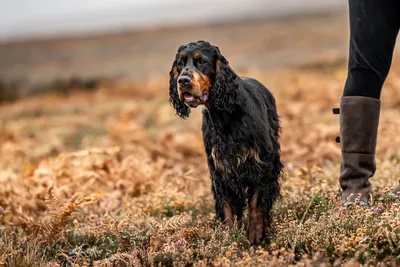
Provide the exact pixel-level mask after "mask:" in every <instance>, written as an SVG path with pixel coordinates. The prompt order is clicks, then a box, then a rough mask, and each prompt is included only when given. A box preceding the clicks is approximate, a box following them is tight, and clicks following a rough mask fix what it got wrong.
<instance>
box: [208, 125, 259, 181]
mask: <svg viewBox="0 0 400 267" xmlns="http://www.w3.org/2000/svg"><path fill="white" fill-rule="evenodd" d="M205 126H206V127H203V135H204V143H205V146H206V151H207V156H208V157H209V158H210V159H212V162H213V165H214V167H215V169H216V170H217V171H219V172H220V173H222V174H226V175H229V174H233V173H237V172H239V171H240V168H241V167H242V166H243V165H244V164H245V163H246V162H249V161H250V160H255V161H256V162H258V163H261V160H260V155H259V150H258V149H257V148H256V146H255V145H254V144H251V143H250V142H249V138H246V136H241V135H240V134H239V133H237V132H235V131H229V132H221V131H218V130H217V129H215V128H214V127H212V125H209V124H208V125H205Z"/></svg>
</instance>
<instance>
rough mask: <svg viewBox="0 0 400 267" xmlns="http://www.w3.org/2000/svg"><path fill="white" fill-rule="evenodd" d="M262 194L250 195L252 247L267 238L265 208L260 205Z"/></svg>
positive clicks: (249, 227) (250, 239) (250, 235)
mask: <svg viewBox="0 0 400 267" xmlns="http://www.w3.org/2000/svg"><path fill="white" fill-rule="evenodd" d="M259 194H260V192H254V193H250V194H249V225H248V230H247V234H248V238H249V241H250V244H251V245H257V244H259V243H261V242H262V241H263V240H264V238H265V227H266V224H265V215H266V214H265V212H266V211H265V208H264V207H263V206H262V205H260V204H261V203H260V200H259V197H260V196H259Z"/></svg>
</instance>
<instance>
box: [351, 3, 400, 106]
mask: <svg viewBox="0 0 400 267" xmlns="http://www.w3.org/2000/svg"><path fill="white" fill-rule="evenodd" d="M349 12H350V51H349V65H348V77H347V80H346V84H345V88H344V93H343V95H344V96H366V97H372V98H377V99H379V98H380V95H381V90H382V86H383V83H384V82H385V79H386V77H387V75H388V73H389V69H390V65H391V63H392V56H393V50H394V46H395V43H396V38H397V34H398V32H399V26H400V1H399V0H349Z"/></svg>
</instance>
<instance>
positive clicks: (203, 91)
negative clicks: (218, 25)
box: [169, 41, 236, 118]
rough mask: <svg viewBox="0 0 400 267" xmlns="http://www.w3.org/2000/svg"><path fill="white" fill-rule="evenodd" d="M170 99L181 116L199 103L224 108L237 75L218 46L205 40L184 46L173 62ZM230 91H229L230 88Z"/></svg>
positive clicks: (180, 48) (187, 114) (185, 115)
mask: <svg viewBox="0 0 400 267" xmlns="http://www.w3.org/2000/svg"><path fill="white" fill-rule="evenodd" d="M169 74H170V80H169V95H170V102H171V104H172V106H173V107H174V108H175V110H176V112H177V114H178V115H179V116H180V117H181V118H187V117H188V116H189V113H190V108H196V107H198V106H199V105H206V106H208V107H210V106H215V107H217V108H218V107H220V108H222V107H224V106H226V105H227V104H229V103H228V102H229V99H230V98H231V97H232V96H226V94H227V93H231V94H232V92H228V89H229V88H230V89H232V90H233V89H234V87H235V86H234V85H235V78H236V75H235V74H234V72H233V71H232V69H231V68H230V67H229V63H228V61H227V60H226V59H225V58H224V56H222V54H221V52H220V50H219V49H218V47H216V46H213V45H212V44H210V43H208V42H205V41H197V42H191V43H188V44H185V45H181V46H180V47H179V49H178V51H177V54H176V56H175V60H174V62H173V64H172V68H171V71H170V73H169ZM229 91H230V90H229Z"/></svg>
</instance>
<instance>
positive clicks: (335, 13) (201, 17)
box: [0, 0, 348, 99]
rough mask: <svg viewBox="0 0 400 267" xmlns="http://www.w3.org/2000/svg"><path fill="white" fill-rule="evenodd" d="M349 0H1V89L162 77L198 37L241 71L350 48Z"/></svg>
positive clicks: (16, 91) (22, 91)
mask: <svg viewBox="0 0 400 267" xmlns="http://www.w3.org/2000/svg"><path fill="white" fill-rule="evenodd" d="M346 8H347V1H346V0H324V1H319V0H248V1H224V0H214V1H212V0H203V1H196V2H193V1H184V0H172V1H160V0H147V1H145V0H101V1H100V0H86V1H79V2H78V0H71V1H52V0H36V1H29V0H4V1H2V4H1V9H0V88H2V89H0V90H1V91H0V92H2V95H3V96H2V97H1V98H2V99H5V98H16V97H17V96H16V95H19V96H21V95H29V94H32V93H36V92H40V91H43V90H46V89H47V88H49V87H71V84H73V85H74V86H80V87H94V86H96V85H97V83H98V81H99V80H107V81H110V80H118V81H122V80H124V81H130V82H132V81H138V80H140V81H144V80H149V79H154V78H155V77H160V78H161V77H163V75H164V76H165V74H166V72H167V71H168V70H169V68H170V65H171V62H172V59H173V56H174V54H175V50H176V49H177V47H178V46H179V45H180V44H182V43H183V42H188V41H192V40H198V39H205V40H208V41H210V42H212V43H214V44H215V45H217V46H219V47H220V48H221V50H222V52H223V53H224V54H225V55H226V56H227V58H228V59H229V61H230V62H231V64H232V66H233V67H235V68H236V69H237V70H238V71H240V70H243V69H248V68H260V67H261V68H270V67H274V68H276V67H285V66H292V65H296V64H300V63H304V62H306V61H307V62H308V61H310V60H313V59H314V58H317V59H318V58H320V57H321V56H323V57H332V56H336V55H337V54H341V55H343V53H345V52H346V51H347V32H348V30H347V28H348V27H347V14H346V12H345V11H346ZM7 88H8V89H7ZM6 93H7V95H8V96H6Z"/></svg>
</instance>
